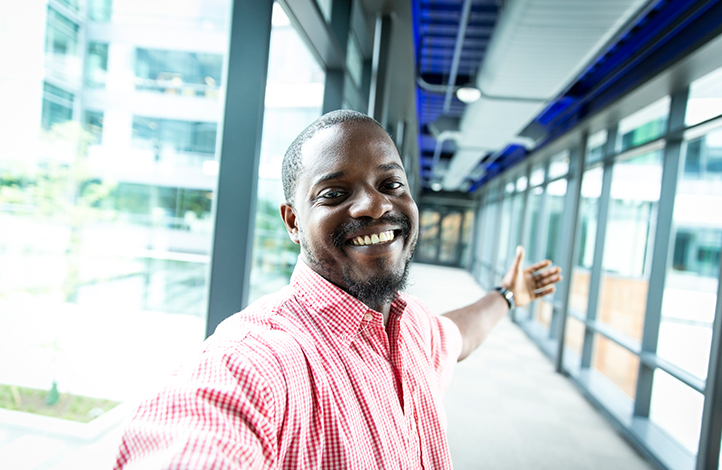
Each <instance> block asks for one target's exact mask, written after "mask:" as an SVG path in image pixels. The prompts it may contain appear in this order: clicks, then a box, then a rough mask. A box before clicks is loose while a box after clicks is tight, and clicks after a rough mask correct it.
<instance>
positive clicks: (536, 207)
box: [524, 187, 544, 263]
mask: <svg viewBox="0 0 722 470" xmlns="http://www.w3.org/2000/svg"><path fill="white" fill-rule="evenodd" d="M543 194H544V189H543V188H540V187H536V188H533V189H532V190H531V192H530V193H529V202H528V206H527V213H526V229H525V232H526V236H525V238H524V247H525V248H526V250H527V259H528V260H529V263H532V262H536V261H539V260H540V257H541V255H539V254H537V242H538V240H539V216H540V212H541V198H542V195H543Z"/></svg>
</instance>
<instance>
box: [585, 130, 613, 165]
mask: <svg viewBox="0 0 722 470" xmlns="http://www.w3.org/2000/svg"><path fill="white" fill-rule="evenodd" d="M607 135H608V132H607V130H606V129H602V130H601V131H599V132H595V133H594V134H592V135H590V136H589V138H588V139H587V159H586V162H585V163H586V164H587V165H593V164H594V163H596V162H598V161H601V160H602V159H603V158H604V146H605V145H607Z"/></svg>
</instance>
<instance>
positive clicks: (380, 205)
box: [349, 188, 393, 219]
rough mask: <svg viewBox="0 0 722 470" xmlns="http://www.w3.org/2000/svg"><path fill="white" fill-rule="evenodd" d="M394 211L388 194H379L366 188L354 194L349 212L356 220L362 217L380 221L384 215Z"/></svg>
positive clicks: (372, 189)
mask: <svg viewBox="0 0 722 470" xmlns="http://www.w3.org/2000/svg"><path fill="white" fill-rule="evenodd" d="M392 209H393V206H392V205H391V201H389V198H388V196H387V195H386V194H384V193H382V192H379V191H378V190H376V189H375V188H366V189H363V190H359V191H357V192H356V193H355V194H354V197H353V200H352V201H351V207H350V209H349V212H350V215H351V217H353V218H354V219H358V218H361V217H371V218H372V219H378V218H379V217H381V216H382V215H384V214H387V213H389V212H391V210H392Z"/></svg>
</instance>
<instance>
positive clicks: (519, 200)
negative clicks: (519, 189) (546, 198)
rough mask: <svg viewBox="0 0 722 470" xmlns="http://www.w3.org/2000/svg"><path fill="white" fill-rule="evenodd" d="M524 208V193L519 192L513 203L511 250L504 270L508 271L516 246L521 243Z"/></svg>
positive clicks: (510, 233) (510, 236)
mask: <svg viewBox="0 0 722 470" xmlns="http://www.w3.org/2000/svg"><path fill="white" fill-rule="evenodd" d="M523 210H524V195H523V194H517V195H516V196H514V198H513V201H512V205H511V230H510V232H509V250H508V252H507V256H506V259H507V265H505V266H504V267H503V272H506V270H507V269H509V265H511V262H512V260H513V259H514V255H515V254H516V247H517V245H519V243H521V234H520V233H519V232H520V230H521V221H522V218H523V215H524V213H523Z"/></svg>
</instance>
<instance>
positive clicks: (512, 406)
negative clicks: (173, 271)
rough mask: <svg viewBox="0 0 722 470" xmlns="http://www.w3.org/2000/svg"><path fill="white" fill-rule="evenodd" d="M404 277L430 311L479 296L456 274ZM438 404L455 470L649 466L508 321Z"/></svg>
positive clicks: (419, 270) (418, 270)
mask: <svg viewBox="0 0 722 470" xmlns="http://www.w3.org/2000/svg"><path fill="white" fill-rule="evenodd" d="M410 279H411V285H410V286H409V288H408V289H407V290H408V291H409V293H411V294H413V295H415V296H417V297H420V298H421V299H422V300H424V301H425V302H426V304H427V305H428V306H429V308H430V309H431V311H432V312H434V313H443V312H445V311H448V310H452V309H455V308H458V307H461V306H464V305H467V304H469V303H471V302H473V301H475V300H476V299H478V298H479V296H481V295H482V294H483V293H484V292H483V290H482V289H481V288H480V287H479V285H478V284H477V283H476V282H475V281H474V279H473V277H472V276H471V275H469V274H468V273H467V272H465V271H462V270H458V269H451V268H441V267H435V266H429V265H420V264H417V265H414V266H413V268H412V271H411V278H410ZM444 401H445V404H446V411H447V415H448V420H449V427H448V436H449V445H450V446H451V455H452V458H453V461H454V468H455V469H456V470H472V469H494V470H507V469H509V470H512V469H513V470H527V469H528V470H545V469H550V470H551V469H553V470H559V469H565V470H566V469H571V470H609V469H625V470H642V469H645V470H647V469H652V468H653V467H652V466H651V464H649V463H647V462H646V461H645V460H644V459H643V458H642V457H641V456H640V455H639V454H638V453H637V452H636V451H635V450H634V449H633V448H632V447H631V446H630V445H629V444H628V443H627V442H626V441H625V440H624V438H622V437H621V435H619V434H618V433H617V432H616V431H615V430H614V428H613V427H612V426H611V424H609V422H607V421H606V419H605V418H604V417H603V416H602V415H601V414H600V413H599V412H598V411H597V410H596V409H595V408H594V407H593V406H592V405H591V404H590V403H589V402H587V401H586V399H585V398H584V397H583V396H582V394H581V393H580V392H579V391H578V390H577V388H576V387H575V386H574V385H573V384H572V383H571V382H570V381H569V380H568V379H566V378H565V377H563V376H561V375H559V374H557V373H555V372H554V367H553V365H552V363H551V361H549V359H548V358H547V357H546V356H544V355H543V354H542V353H541V352H540V351H539V349H538V348H537V347H536V345H534V343H532V342H531V341H530V340H529V339H528V337H527V336H526V335H525V334H524V333H523V332H522V331H521V329H520V328H519V327H518V326H516V325H515V324H513V323H512V322H511V321H510V320H509V319H508V318H505V319H504V320H502V321H501V322H500V323H499V325H497V327H496V329H495V330H494V332H493V333H492V334H491V336H490V337H489V338H488V339H487V340H486V342H485V343H484V344H483V345H482V346H481V347H480V348H479V349H478V350H476V351H475V352H474V353H473V354H472V355H471V356H469V357H468V358H467V359H466V360H464V361H463V362H461V363H459V364H458V366H457V368H456V370H455V372H454V379H453V381H452V384H451V387H450V388H449V390H448V391H447V394H446V397H445V400H444Z"/></svg>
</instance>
